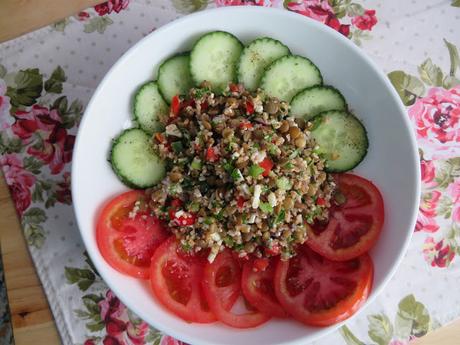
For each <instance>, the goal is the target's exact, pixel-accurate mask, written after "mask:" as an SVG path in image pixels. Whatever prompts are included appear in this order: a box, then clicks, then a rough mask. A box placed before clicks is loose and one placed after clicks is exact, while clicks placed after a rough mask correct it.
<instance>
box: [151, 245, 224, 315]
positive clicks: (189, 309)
mask: <svg viewBox="0 0 460 345" xmlns="http://www.w3.org/2000/svg"><path fill="white" fill-rule="evenodd" d="M205 263H206V258H205V257H203V256H199V255H192V254H186V253H184V252H182V251H181V250H180V249H179V246H178V245H177V240H176V238H175V236H171V237H170V238H169V239H167V240H166V241H165V242H163V244H161V245H160V246H159V247H158V249H157V250H156V251H155V254H154V255H153V257H152V264H151V267H150V286H151V287H152V290H153V292H154V294H155V296H156V297H157V298H158V299H159V300H160V302H161V303H162V304H163V305H164V306H165V307H166V308H167V309H169V310H170V311H171V312H173V313H174V314H176V315H177V316H179V317H181V318H182V319H183V320H185V321H188V322H198V323H210V322H214V321H216V317H215V316H214V314H213V313H212V312H211V311H210V310H209V306H208V304H207V303H206V300H205V298H204V296H203V292H202V289H201V280H202V275H203V268H204V265H205Z"/></svg>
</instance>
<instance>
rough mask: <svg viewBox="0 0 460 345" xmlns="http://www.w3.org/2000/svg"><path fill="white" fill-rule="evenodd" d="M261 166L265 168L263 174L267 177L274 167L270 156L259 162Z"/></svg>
mask: <svg viewBox="0 0 460 345" xmlns="http://www.w3.org/2000/svg"><path fill="white" fill-rule="evenodd" d="M259 166H260V167H261V168H263V169H264V170H265V171H264V172H263V173H262V176H264V177H266V176H268V174H269V173H270V171H271V170H272V169H273V162H272V161H271V160H270V158H265V159H264V160H263V161H262V162H260V163H259Z"/></svg>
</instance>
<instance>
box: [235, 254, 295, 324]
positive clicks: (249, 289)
mask: <svg viewBox="0 0 460 345" xmlns="http://www.w3.org/2000/svg"><path fill="white" fill-rule="evenodd" d="M276 262H277V258H272V259H270V260H269V262H268V266H267V267H266V268H265V270H263V271H261V270H258V269H254V268H255V267H254V264H255V262H254V260H251V261H248V262H246V263H245V264H244V266H243V275H242V279H241V288H242V290H243V295H244V297H245V298H246V299H247V300H248V302H249V303H250V304H251V305H252V306H254V307H255V308H256V309H257V310H259V311H261V312H262V313H265V314H267V315H270V316H274V317H287V316H288V314H287V313H286V311H285V310H284V309H283V307H282V306H281V305H280V303H279V302H278V298H277V297H276V294H275V288H274V286H273V277H274V275H275V267H276Z"/></svg>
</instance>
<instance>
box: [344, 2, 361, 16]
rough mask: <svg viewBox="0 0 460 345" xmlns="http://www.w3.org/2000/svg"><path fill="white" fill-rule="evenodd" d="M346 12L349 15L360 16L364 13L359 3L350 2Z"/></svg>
mask: <svg viewBox="0 0 460 345" xmlns="http://www.w3.org/2000/svg"><path fill="white" fill-rule="evenodd" d="M346 12H347V16H349V17H355V16H362V15H363V14H364V7H363V6H362V5H360V4H356V3H351V4H350V5H349V6H348V7H347V8H346Z"/></svg>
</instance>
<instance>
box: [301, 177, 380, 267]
mask: <svg viewBox="0 0 460 345" xmlns="http://www.w3.org/2000/svg"><path fill="white" fill-rule="evenodd" d="M336 182H337V187H338V190H339V193H340V194H339V195H340V197H341V199H342V200H340V201H341V203H340V204H338V205H337V204H336V205H334V204H333V205H332V207H331V208H330V213H329V215H330V216H329V221H328V222H327V223H315V224H313V225H312V226H307V234H308V239H307V242H306V243H307V244H308V245H309V246H310V248H311V249H313V250H314V251H316V252H318V253H319V254H321V255H322V256H324V257H326V258H328V259H330V260H337V261H344V260H350V259H352V258H356V257H358V256H360V255H362V254H364V253H367V252H368V251H369V250H370V249H371V248H372V247H373V246H374V245H375V243H376V242H377V240H378V238H379V235H380V232H381V230H382V227H383V221H384V206H383V199H382V196H381V194H380V192H379V190H378V189H377V187H375V185H374V184H373V183H372V182H370V181H368V180H366V179H364V178H362V177H359V176H356V175H352V174H339V175H336Z"/></svg>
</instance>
